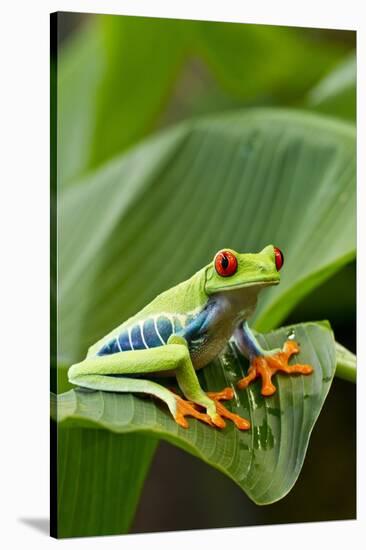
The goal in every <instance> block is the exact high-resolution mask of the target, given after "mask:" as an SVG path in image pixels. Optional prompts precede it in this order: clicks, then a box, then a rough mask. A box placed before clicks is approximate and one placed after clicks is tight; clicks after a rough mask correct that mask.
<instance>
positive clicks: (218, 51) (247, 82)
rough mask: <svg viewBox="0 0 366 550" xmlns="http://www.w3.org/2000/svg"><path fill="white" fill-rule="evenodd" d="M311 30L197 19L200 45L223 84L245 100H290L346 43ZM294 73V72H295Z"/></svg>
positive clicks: (324, 67) (309, 83) (326, 65)
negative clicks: (332, 41)
mask: <svg viewBox="0 0 366 550" xmlns="http://www.w3.org/2000/svg"><path fill="white" fill-rule="evenodd" d="M309 30H310V29H299V28H291V27H281V26H271V25H250V24H249V25H248V24H246V25H245V24H241V23H215V22H210V23H202V22H201V23H200V24H198V25H197V31H198V33H199V47H200V50H201V51H202V54H203V55H204V57H205V59H207V61H208V63H209V65H210V67H211V68H212V71H213V73H214V74H216V75H217V77H218V78H219V79H220V81H221V82H222V84H223V85H224V87H225V88H227V89H229V90H230V91H231V92H232V93H233V94H234V95H238V96H239V97H242V98H244V99H246V100H255V101H257V102H258V98H259V101H261V100H262V104H263V101H264V104H266V103H267V102H268V101H269V100H271V98H272V100H273V99H277V100H282V101H283V100H287V101H288V100H289V99H294V98H296V97H298V96H299V95H301V94H303V93H304V91H306V90H307V89H308V88H309V87H310V86H312V85H313V84H315V82H316V81H317V80H318V79H319V78H320V77H321V76H322V74H324V71H326V70H327V69H328V68H330V67H331V66H332V64H334V61H335V60H336V59H338V58H339V56H340V55H342V53H343V52H344V51H345V50H344V46H343V47H342V46H341V45H336V44H333V45H332V47H330V46H329V44H326V43H324V42H323V43H321V42H319V41H316V40H314V35H313V34H312V32H311V31H310V32H309ZM295 75H296V76H295Z"/></svg>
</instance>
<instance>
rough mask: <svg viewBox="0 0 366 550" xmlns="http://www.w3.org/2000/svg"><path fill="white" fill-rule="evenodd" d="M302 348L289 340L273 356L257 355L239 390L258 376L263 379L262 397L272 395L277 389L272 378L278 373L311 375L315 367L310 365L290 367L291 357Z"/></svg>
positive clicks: (239, 385) (239, 384) (240, 381)
mask: <svg viewBox="0 0 366 550" xmlns="http://www.w3.org/2000/svg"><path fill="white" fill-rule="evenodd" d="M299 351H300V347H299V345H298V344H297V343H296V342H294V341H293V340H287V342H285V343H284V346H283V348H282V351H279V352H278V353H274V354H273V355H257V356H256V357H255V358H254V359H253V360H252V362H251V365H250V367H249V370H248V374H247V376H245V378H242V379H241V380H239V382H238V388H239V389H241V390H242V389H244V388H247V387H248V386H249V384H250V383H251V382H252V381H253V380H255V379H256V378H257V377H258V376H260V377H261V378H262V390H261V393H262V395H272V394H274V393H275V391H276V387H275V386H274V385H273V384H272V376H273V375H274V374H276V372H284V373H286V374H311V373H312V372H313V367H311V366H310V365H299V364H296V365H289V364H288V361H289V359H290V357H291V356H292V355H294V354H296V353H299Z"/></svg>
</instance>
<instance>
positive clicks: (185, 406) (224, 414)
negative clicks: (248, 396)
mask: <svg viewBox="0 0 366 550" xmlns="http://www.w3.org/2000/svg"><path fill="white" fill-rule="evenodd" d="M207 395H208V397H210V399H212V400H213V401H214V402H215V405H216V412H217V414H216V415H215V416H214V417H213V418H211V417H210V416H209V415H208V414H207V413H203V412H201V409H202V407H201V406H200V405H197V403H193V402H192V401H186V400H185V399H182V398H181V397H180V396H178V395H176V396H175V398H176V400H177V411H176V415H175V421H176V422H177V424H179V425H180V426H182V428H188V422H187V420H186V418H185V417H186V416H192V417H193V418H197V419H198V420H201V421H202V422H205V423H206V424H208V425H209V426H216V427H217V428H225V426H226V422H225V420H224V418H227V419H229V420H231V421H232V422H233V423H234V424H235V426H236V427H237V428H238V429H239V430H249V428H250V422H249V420H246V419H245V418H242V417H241V416H239V415H238V414H234V413H232V412H230V411H229V410H228V409H227V408H226V407H224V405H223V404H222V403H220V401H224V400H225V401H226V400H229V399H232V398H233V397H234V391H233V390H232V389H231V388H224V389H223V390H222V391H219V392H208V393H207Z"/></svg>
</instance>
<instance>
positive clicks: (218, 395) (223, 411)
mask: <svg viewBox="0 0 366 550" xmlns="http://www.w3.org/2000/svg"><path fill="white" fill-rule="evenodd" d="M207 395H208V396H209V397H210V398H211V399H213V400H214V401H215V403H216V411H217V413H218V416H219V417H221V419H222V418H227V419H228V420H231V421H232V422H233V423H234V424H235V426H236V427H237V428H238V429H239V430H249V429H250V422H249V420H247V419H246V418H242V417H241V416H239V415H238V414H234V413H232V412H231V411H229V410H228V409H227V408H226V407H224V405H223V404H222V403H220V401H224V400H225V401H226V400H228V399H232V398H233V397H234V390H233V389H232V388H224V389H223V390H221V391H218V392H208V393H207ZM215 425H216V426H218V424H216V423H215ZM224 425H225V422H224ZM219 427H220V426H219Z"/></svg>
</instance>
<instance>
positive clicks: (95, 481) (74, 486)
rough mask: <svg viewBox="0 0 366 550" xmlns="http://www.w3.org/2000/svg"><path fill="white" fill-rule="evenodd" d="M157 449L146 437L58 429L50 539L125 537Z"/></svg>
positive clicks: (152, 440) (152, 441) (102, 431)
mask: <svg viewBox="0 0 366 550" xmlns="http://www.w3.org/2000/svg"><path fill="white" fill-rule="evenodd" d="M156 445H157V441H156V440H155V439H153V438H150V437H147V436H146V435H145V434H125V435H124V436H123V437H122V436H120V435H118V434H115V433H113V432H112V431H107V430H89V429H85V428H71V429H66V428H65V429H64V428H62V427H61V428H59V429H58V433H57V463H58V479H57V496H58V508H57V533H55V536H57V538H65V537H87V536H97V535H115V534H119V533H126V532H127V531H128V529H129V527H130V524H131V522H132V520H133V517H134V514H135V510H136V506H137V503H138V498H139V495H140V492H141V489H142V486H143V483H144V480H145V477H146V474H147V471H148V468H149V466H150V462H151V459H152V457H153V454H154V451H155V448H156Z"/></svg>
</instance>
